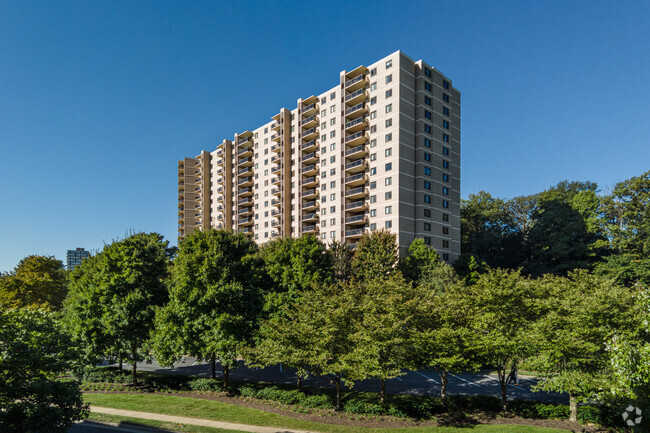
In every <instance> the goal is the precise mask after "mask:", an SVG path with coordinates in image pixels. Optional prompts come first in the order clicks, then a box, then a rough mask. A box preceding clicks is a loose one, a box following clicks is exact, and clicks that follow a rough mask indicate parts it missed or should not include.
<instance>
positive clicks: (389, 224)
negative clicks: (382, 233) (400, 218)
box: [384, 220, 393, 229]
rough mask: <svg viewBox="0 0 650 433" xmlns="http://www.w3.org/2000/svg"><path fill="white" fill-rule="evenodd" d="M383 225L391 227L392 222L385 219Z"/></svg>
mask: <svg viewBox="0 0 650 433" xmlns="http://www.w3.org/2000/svg"><path fill="white" fill-rule="evenodd" d="M384 227H386V228H387V229H389V228H391V227H393V222H392V221H391V220H388V221H386V222H385V223H384Z"/></svg>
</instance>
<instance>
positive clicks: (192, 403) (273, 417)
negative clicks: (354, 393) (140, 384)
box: [84, 394, 568, 433]
mask: <svg viewBox="0 0 650 433" xmlns="http://www.w3.org/2000/svg"><path fill="white" fill-rule="evenodd" d="M84 400H85V401H86V402H87V403H90V404H91V405H95V406H104V407H111V408H115V409H126V410H137V411H142V412H152V413H161V414H165V415H178V416H186V417H192V418H203V419H211V420H217V421H226V422H234V423H241V424H252V425H259V426H270V427H280V428H287V429H289V428H294V429H299V430H311V431H317V432H323V433H395V431H396V430H399V433H452V432H455V433H460V432H463V431H468V432H469V431H472V432H474V431H475V432H478V433H552V432H555V433H558V432H567V433H568V430H557V429H548V428H541V427H529V426H520V425H476V426H472V427H470V428H458V427H409V428H399V429H395V428H366V427H348V426H341V425H333V424H323V423H317V422H311V421H304V420H299V419H295V418H290V417H286V416H282V415H278V414H275V413H271V412H264V411H261V410H258V409H252V408H248V407H243V406H237V405H234V404H228V403H222V402H218V401H212V400H203V399H198V398H197V399H194V398H188V397H175V396H168V395H147V394H85V395H84ZM96 415H98V414H96ZM95 419H96V418H95ZM143 421H144V420H143ZM174 429H175V430H178V428H173V429H172V430H174ZM215 430H216V429H212V430H205V431H206V432H207V431H215ZM179 431H180V430H179ZM182 431H192V430H182ZM196 431H197V432H198V431H202V430H196ZM222 431H223V430H222Z"/></svg>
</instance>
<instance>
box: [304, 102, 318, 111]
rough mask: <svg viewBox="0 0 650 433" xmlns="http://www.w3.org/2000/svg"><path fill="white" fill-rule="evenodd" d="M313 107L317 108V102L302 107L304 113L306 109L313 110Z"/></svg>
mask: <svg viewBox="0 0 650 433" xmlns="http://www.w3.org/2000/svg"><path fill="white" fill-rule="evenodd" d="M312 108H316V103H315V102H314V103H312V104H309V105H307V106H305V107H302V112H303V113H304V112H305V111H309V110H311V109H312Z"/></svg>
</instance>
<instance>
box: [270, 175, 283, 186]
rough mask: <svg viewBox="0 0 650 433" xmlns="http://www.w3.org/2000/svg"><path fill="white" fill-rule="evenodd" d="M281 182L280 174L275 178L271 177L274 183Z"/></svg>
mask: <svg viewBox="0 0 650 433" xmlns="http://www.w3.org/2000/svg"><path fill="white" fill-rule="evenodd" d="M281 182H282V178H281V177H279V176H278V177H274V178H273V179H271V183H272V184H273V185H279V184H280V183H281Z"/></svg>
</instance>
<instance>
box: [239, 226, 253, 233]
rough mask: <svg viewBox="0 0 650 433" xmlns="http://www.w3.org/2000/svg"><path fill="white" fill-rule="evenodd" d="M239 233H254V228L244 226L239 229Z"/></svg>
mask: <svg viewBox="0 0 650 433" xmlns="http://www.w3.org/2000/svg"><path fill="white" fill-rule="evenodd" d="M237 231H238V232H239V233H244V234H252V233H253V229H252V228H250V227H242V228H240V229H239V230H237Z"/></svg>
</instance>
